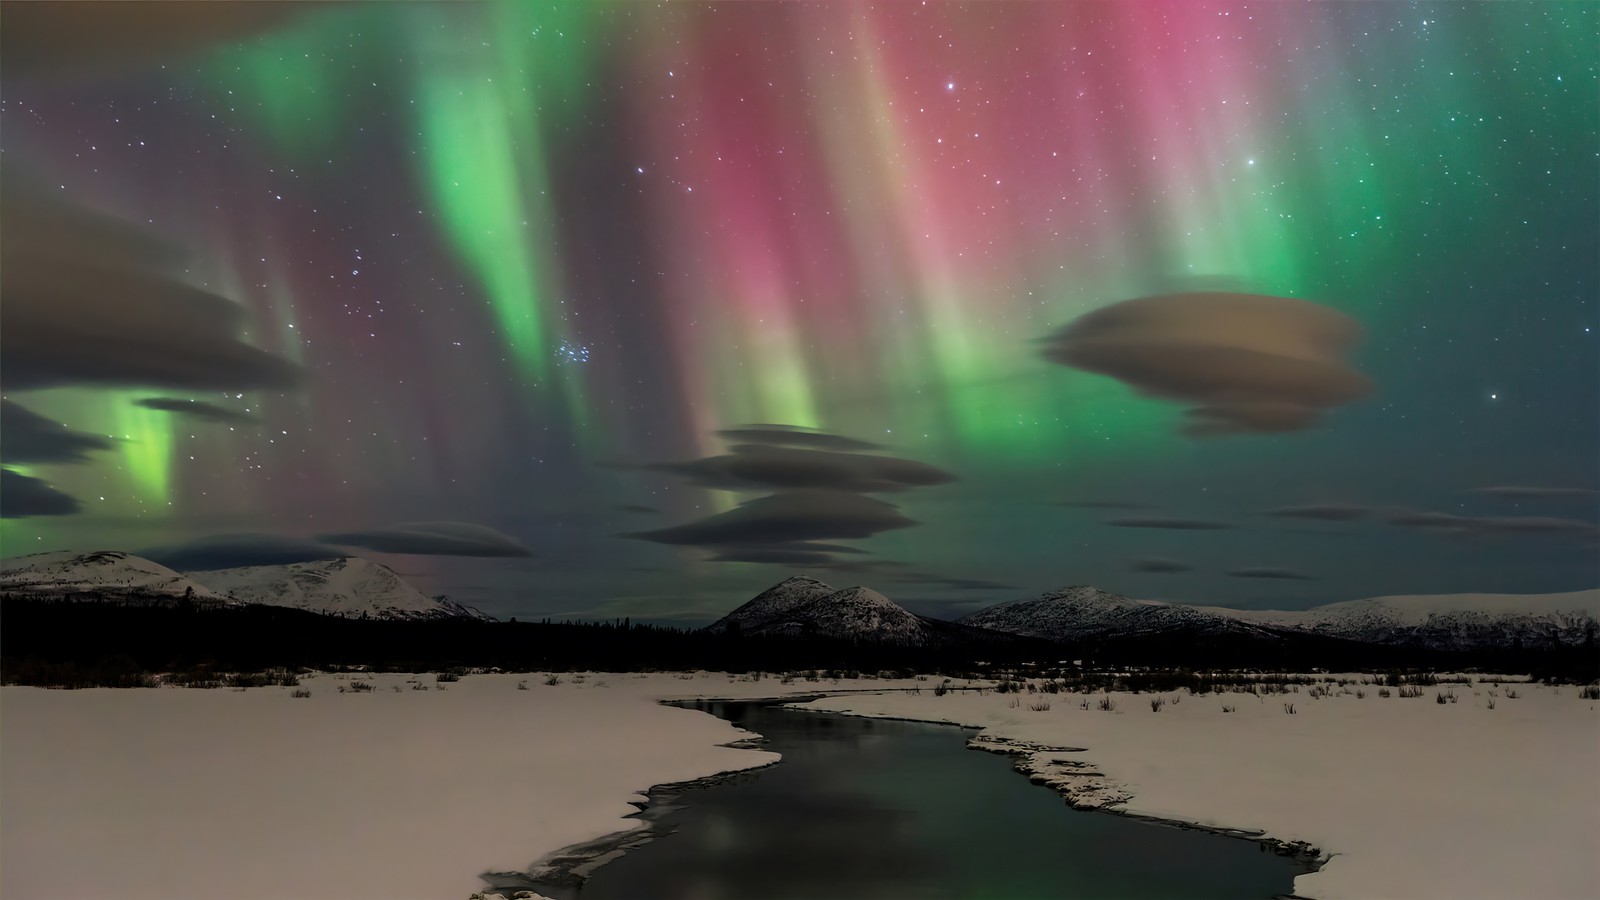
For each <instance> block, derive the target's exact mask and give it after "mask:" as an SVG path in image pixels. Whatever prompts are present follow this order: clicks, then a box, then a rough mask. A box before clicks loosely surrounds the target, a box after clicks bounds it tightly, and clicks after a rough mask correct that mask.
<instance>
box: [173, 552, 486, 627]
mask: <svg viewBox="0 0 1600 900" xmlns="http://www.w3.org/2000/svg"><path fill="white" fill-rule="evenodd" d="M193 577H194V578H196V579H198V580H200V581H202V582H204V583H205V584H206V585H207V586H208V587H210V588H212V589H213V590H215V591H217V592H219V593H224V594H227V595H229V596H231V597H233V598H234V599H236V600H241V601H244V602H246V603H262V604H266V605H269V606H289V607H294V608H297V609H305V610H309V611H311V612H318V613H323V614H326V615H335V616H355V617H360V616H367V617H369V618H373V619H448V618H457V617H460V616H463V615H465V616H467V617H471V618H482V619H489V618H491V617H490V616H487V615H484V614H483V613H481V612H478V611H477V610H474V609H472V608H471V607H467V606H463V605H462V604H458V603H450V602H448V601H440V600H437V599H434V598H433V597H429V596H428V595H426V594H424V593H422V592H421V591H419V590H417V589H416V588H415V587H413V586H412V585H410V584H409V583H407V582H406V580H405V579H404V578H402V577H400V575H399V573H397V572H395V571H394V570H393V569H391V568H389V567H388V566H386V565H383V564H382V563H379V562H374V561H372V560H370V559H366V558H364V557H360V556H346V557H339V558H337V559H321V560H315V561H312V562H299V563H290V564H288V565H279V566H245V567H242V568H237V569H217V570H214V571H210V572H196V573H193Z"/></svg>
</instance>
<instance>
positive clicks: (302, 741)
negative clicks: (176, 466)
mask: <svg viewBox="0 0 1600 900" xmlns="http://www.w3.org/2000/svg"><path fill="white" fill-rule="evenodd" d="M546 680H547V679H546V676H543V675H527V674H524V675H509V674H506V675H500V674H495V675H467V676H465V677H463V678H461V680H460V681H456V682H449V681H446V682H440V681H438V680H437V679H436V676H434V675H431V674H429V675H399V674H383V675H371V676H367V675H332V674H318V675H310V676H303V677H302V679H301V684H300V685H299V686H295V687H262V688H251V689H249V690H239V691H235V690H230V689H218V690H200V689H185V688H149V689H126V690H116V689H90V690H79V691H61V690H46V689H41V688H22V687H6V688H3V689H0V708H3V716H4V728H3V729H0V798H3V803H4V809H3V815H0V896H5V897H16V898H57V897H59V898H81V897H91V896H93V897H117V898H123V900H144V898H148V900H187V898H201V897H229V898H236V900H281V898H283V897H307V898H312V897H339V898H341V900H356V898H368V897H370V898H383V900H396V898H410V897H416V898H426V900H439V898H441V897H443V898H452V897H454V898H464V897H467V896H469V895H470V894H472V893H474V892H478V891H482V890H484V889H485V888H486V886H487V885H486V883H485V882H484V880H483V879H482V878H480V877H479V876H480V875H481V874H483V873H488V872H499V871H517V870H525V869H526V868H527V867H528V866H529V865H530V864H531V863H533V861H534V860H536V859H539V858H540V857H542V856H545V855H546V854H549V853H552V852H554V851H556V850H559V849H561V848H563V847H569V846H573V845H577V844H581V843H583V842H585V841H592V840H594V839H596V838H600V837H602V836H605V835H609V834H613V833H615V832H619V831H623V830H626V829H629V828H633V827H636V826H637V825H638V824H639V823H638V820H636V819H633V818H630V816H631V815H632V814H633V813H634V812H635V811H636V810H637V806H636V804H638V803H642V802H644V801H645V792H647V791H648V790H650V789H651V788H652V787H653V786H656V785H661V784H670V783H677V782H686V781H692V780H694V779H697V778H702V777H705V776H709V775H714V774H717V773H721V772H730V771H738V770H744V769H749V768H753V767H756V766H761V765H765V764H768V763H770V762H773V761H775V760H776V759H777V756H776V754H773V753H770V752H766V751H763V750H759V749H747V748H746V747H740V746H728V745H729V744H734V743H736V742H738V741H741V740H743V739H749V738H751V737H753V736H752V735H751V734H749V733H748V732H742V731H740V730H739V729H737V728H735V727H733V726H731V725H729V724H728V723H727V722H724V721H722V720H721V719H717V718H715V717H714V716H710V715H707V714H705V713H701V712H696V711H694V710H688V709H681V708H677V707H673V706H666V705H662V704H661V703H659V702H658V701H660V700H665V699H689V698H694V697H698V696H719V697H735V698H737V697H757V696H759V697H768V696H774V695H782V696H787V695H804V694H815V693H816V692H817V690H818V689H819V688H824V689H830V690H831V689H835V688H836V687H844V688H850V687H857V686H859V687H870V686H876V687H907V686H910V685H912V684H914V683H915V682H910V681H907V682H887V681H884V682H879V681H866V680H862V681H860V682H853V681H844V682H842V684H841V685H833V684H830V683H827V682H823V683H820V684H818V683H808V682H805V681H803V680H798V681H795V682H794V683H792V684H788V685H783V684H780V683H779V682H778V681H777V680H776V679H772V678H767V679H762V680H760V681H751V680H739V679H736V678H733V677H732V676H728V675H725V674H721V673H697V674H694V675H682V674H671V673H663V674H652V675H635V674H591V675H587V676H572V675H565V674H563V675H561V676H559V682H558V683H554V684H547V683H546ZM519 685H523V686H525V688H526V689H519ZM297 691H303V692H309V694H310V696H306V697H297V696H295V692H297Z"/></svg>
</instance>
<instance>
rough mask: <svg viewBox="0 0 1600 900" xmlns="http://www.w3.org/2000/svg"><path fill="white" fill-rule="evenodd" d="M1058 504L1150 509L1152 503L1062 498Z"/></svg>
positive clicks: (1100, 507)
mask: <svg viewBox="0 0 1600 900" xmlns="http://www.w3.org/2000/svg"><path fill="white" fill-rule="evenodd" d="M1056 505H1057V506H1070V507H1073V508H1075V509H1149V508H1150V504H1148V503H1139V502H1137V501H1134V500H1062V501H1060V502H1058V503H1056Z"/></svg>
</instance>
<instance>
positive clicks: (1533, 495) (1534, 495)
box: [1468, 484, 1600, 502]
mask: <svg viewBox="0 0 1600 900" xmlns="http://www.w3.org/2000/svg"><path fill="white" fill-rule="evenodd" d="M1468 493H1472V494H1483V495H1485V496H1489V497H1499V498H1501V499H1503V500H1588V501H1590V502H1593V501H1595V500H1596V499H1600V491H1597V490H1595V489H1594V488H1580V487H1533V486H1529V485H1520V484H1503V485H1497V486H1495V487H1484V488H1473V489H1472V490H1471V491H1469V492H1468Z"/></svg>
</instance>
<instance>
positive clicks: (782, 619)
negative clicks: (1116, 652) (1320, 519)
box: [706, 577, 1014, 647]
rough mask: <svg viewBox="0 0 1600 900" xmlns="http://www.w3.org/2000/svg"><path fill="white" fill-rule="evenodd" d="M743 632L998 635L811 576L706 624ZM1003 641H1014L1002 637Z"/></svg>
mask: <svg viewBox="0 0 1600 900" xmlns="http://www.w3.org/2000/svg"><path fill="white" fill-rule="evenodd" d="M733 627H737V629H738V630H739V631H740V632H741V633H743V634H747V635H788V636H792V637H819V638H829V639H833V640H848V641H881V642H884V643H892V644H899V645H903V646H913V647H927V646H932V645H939V646H949V645H951V644H955V643H963V642H971V641H982V640H986V639H987V640H994V639H995V638H996V637H997V635H994V634H993V633H986V632H983V631H981V630H979V629H972V628H965V627H963V626H960V625H956V624H953V623H951V622H944V621H941V620H939V619H929V618H926V617H924V616H919V615H916V614H914V613H911V612H909V611H907V610H906V609H905V608H903V607H901V606H900V605H898V604H896V603H895V602H894V601H892V600H890V599H889V598H888V597H885V596H884V595H882V594H880V593H878V592H877V591H875V590H872V589H871V588H866V587H850V588H845V589H844V590H834V589H833V588H832V587H831V586H829V585H827V584H824V583H822V582H820V581H817V580H816V579H813V578H800V577H796V578H789V579H785V580H784V581H781V582H779V583H778V584H776V585H774V586H773V587H770V588H768V589H767V590H765V591H763V592H761V593H760V594H758V595H756V597H755V598H754V599H753V600H751V601H750V602H748V603H746V604H744V605H743V606H740V607H739V608H738V609H735V610H734V611H733V612H731V613H729V614H728V615H726V616H724V617H723V618H722V619H720V620H718V621H717V622H715V623H713V624H712V625H710V626H708V627H707V629H706V630H708V631H711V632H725V631H728V630H730V628H733ZM1005 640H1014V639H1010V638H1007V639H1005Z"/></svg>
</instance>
